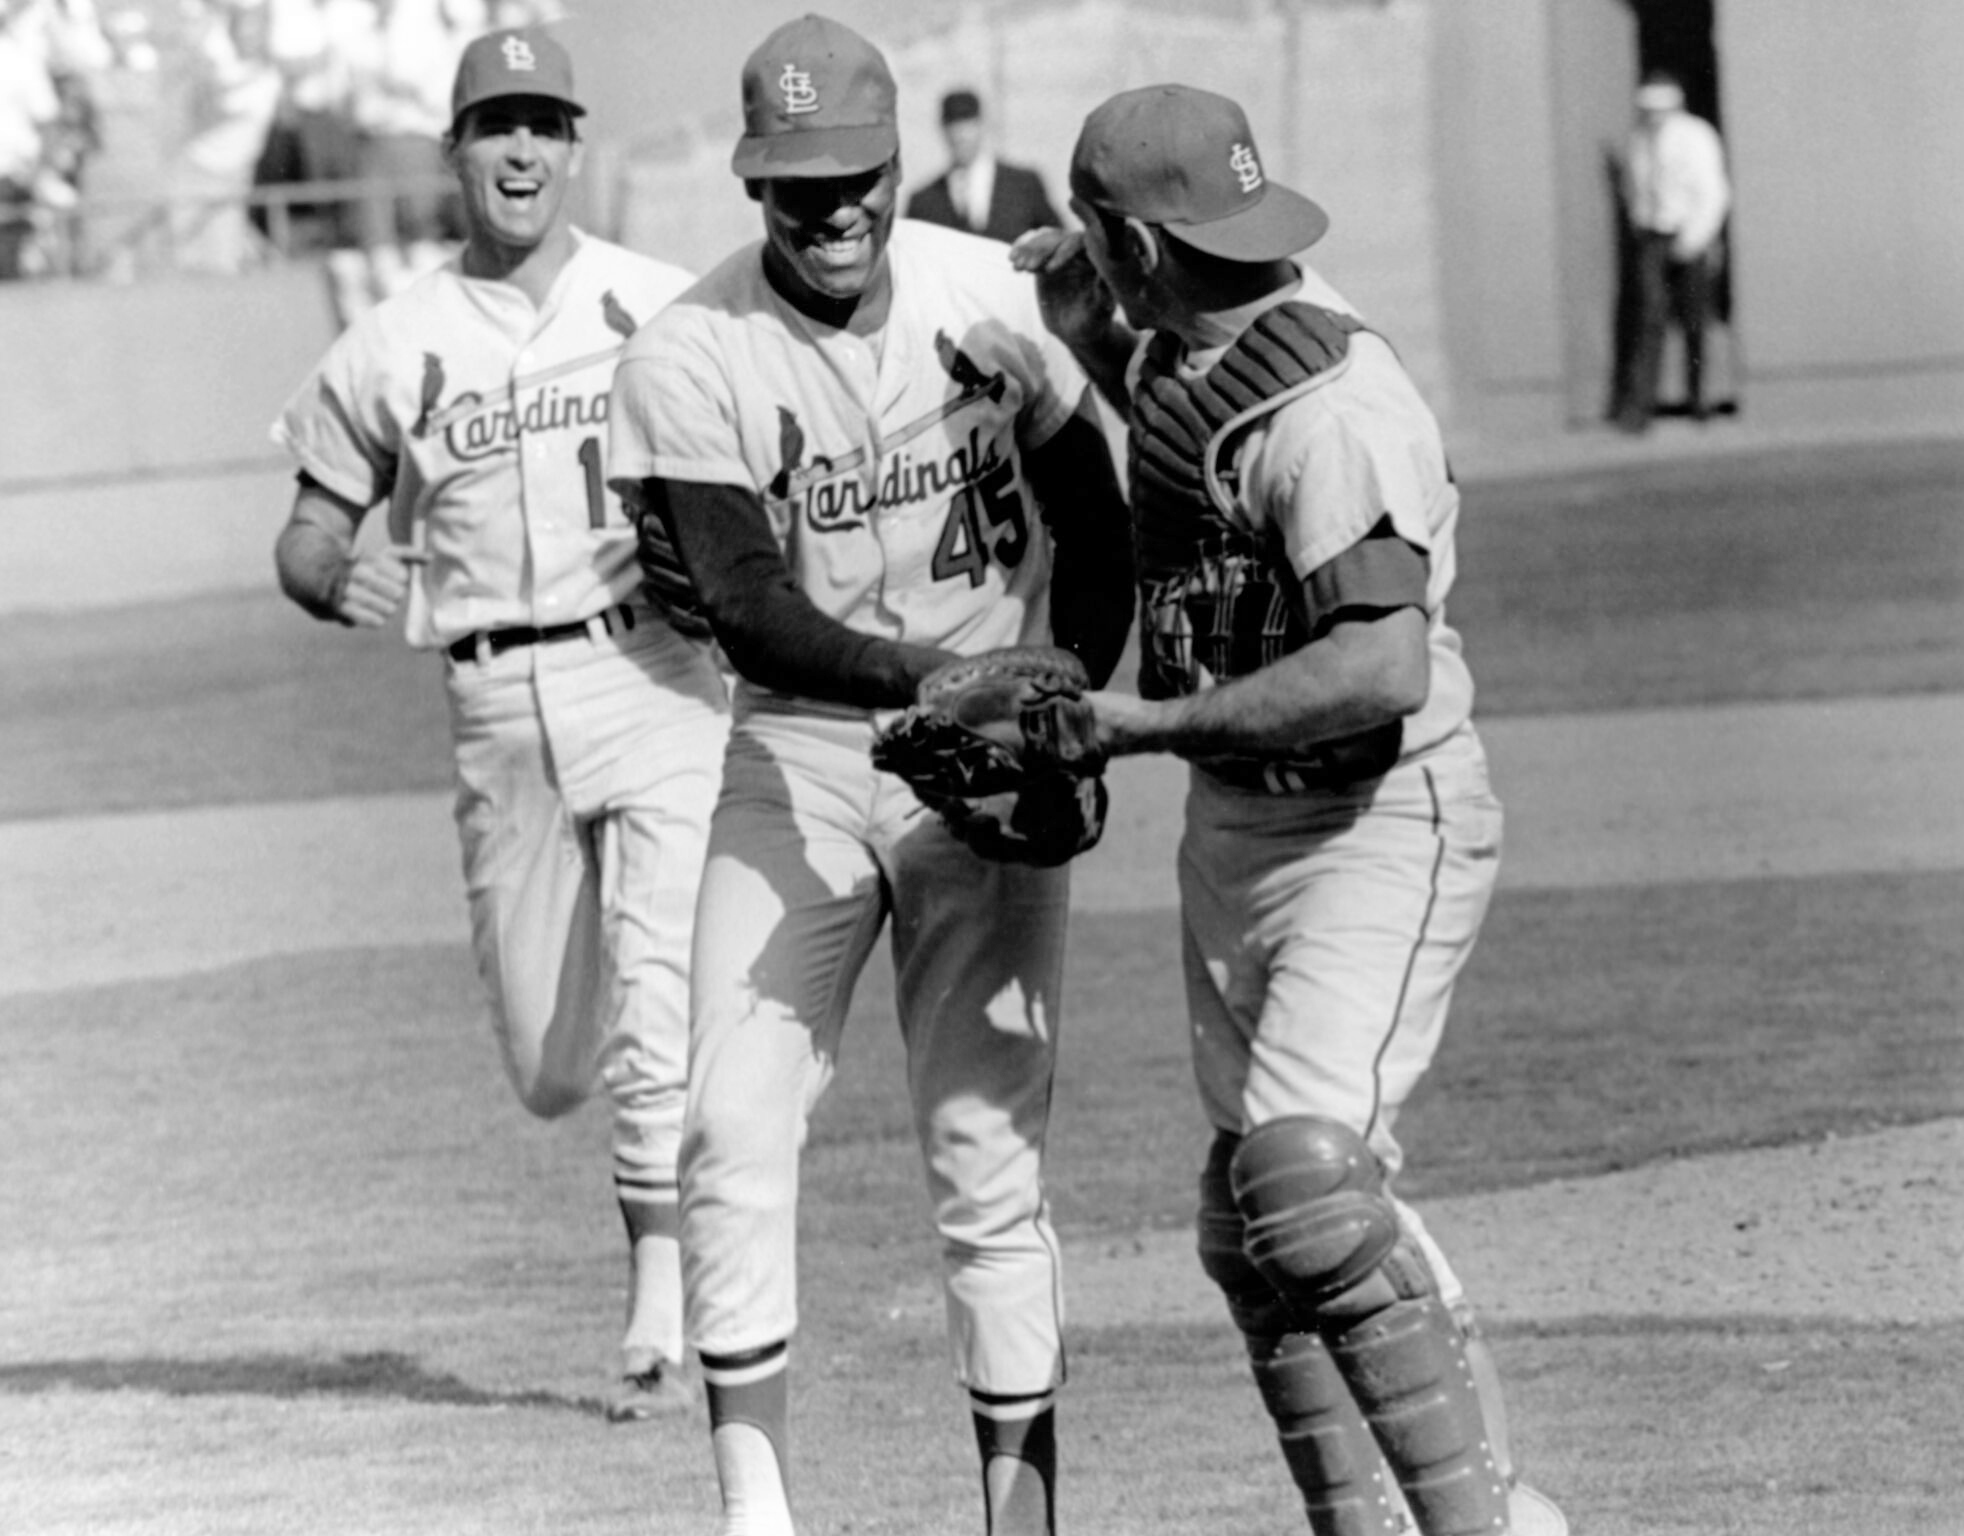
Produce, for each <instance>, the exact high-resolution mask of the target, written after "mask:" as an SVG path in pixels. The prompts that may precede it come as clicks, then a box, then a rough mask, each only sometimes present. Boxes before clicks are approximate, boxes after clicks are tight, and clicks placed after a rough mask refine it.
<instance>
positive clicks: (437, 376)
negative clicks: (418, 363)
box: [409, 352, 443, 437]
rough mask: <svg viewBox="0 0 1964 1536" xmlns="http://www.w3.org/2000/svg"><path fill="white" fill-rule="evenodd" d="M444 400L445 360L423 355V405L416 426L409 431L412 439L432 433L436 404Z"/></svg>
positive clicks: (421, 397) (429, 353)
mask: <svg viewBox="0 0 1964 1536" xmlns="http://www.w3.org/2000/svg"><path fill="white" fill-rule="evenodd" d="M442 398H443V359H442V358H440V357H438V356H437V355H436V354H435V353H434V352H425V353H424V354H423V387H422V390H421V391H420V394H419V400H420V403H421V405H422V409H421V411H419V412H418V413H417V416H416V425H415V426H413V427H411V428H410V429H409V433H410V436H412V437H427V436H428V435H429V431H430V418H431V416H433V415H434V414H435V413H436V403H437V401H439V400H441V399H442Z"/></svg>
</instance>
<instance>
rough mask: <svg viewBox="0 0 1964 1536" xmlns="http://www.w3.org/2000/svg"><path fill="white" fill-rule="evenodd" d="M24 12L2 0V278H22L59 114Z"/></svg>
mask: <svg viewBox="0 0 1964 1536" xmlns="http://www.w3.org/2000/svg"><path fill="white" fill-rule="evenodd" d="M26 9H27V8H26V7H25V6H23V5H21V4H18V3H16V0H0V279H11V278H17V277H21V276H23V275H25V272H24V267H23V260H24V257H25V255H26V252H27V249H28V243H29V241H30V240H31V239H32V238H33V235H34V229H35V210H36V203H37V188H38V187H40V186H41V185H43V174H44V161H43V156H44V154H45V152H46V135H47V133H48V130H49V129H50V127H52V125H53V124H54V122H55V120H56V118H57V117H58V116H59V115H60V112H61V100H60V98H59V97H58V96H57V95H56V93H55V83H54V79H53V77H52V76H51V75H50V74H49V72H48V66H47V62H46V58H45V54H44V51H43V49H42V48H41V46H40V44H39V41H38V39H37V38H36V37H35V36H33V35H32V32H31V29H30V25H29V23H28V20H27V17H26V15H25V14H24V13H25V11H26Z"/></svg>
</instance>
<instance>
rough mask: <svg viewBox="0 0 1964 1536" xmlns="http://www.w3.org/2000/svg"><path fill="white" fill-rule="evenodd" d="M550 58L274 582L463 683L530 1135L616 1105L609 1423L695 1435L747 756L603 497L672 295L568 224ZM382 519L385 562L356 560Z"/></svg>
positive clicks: (556, 62)
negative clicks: (690, 1092) (699, 1052)
mask: <svg viewBox="0 0 1964 1536" xmlns="http://www.w3.org/2000/svg"><path fill="white" fill-rule="evenodd" d="M582 111H583V109H582V108H581V107H580V105H579V104H578V100H577V98H576V97H575V95H574V94H573V78H572V66H571V62H570V60H569V59H568V58H567V56H566V53H565V51H564V50H563V49H561V48H560V47H559V45H558V44H557V43H555V42H554V41H553V40H552V39H551V38H550V37H549V36H547V35H546V34H545V33H543V32H540V31H536V30H508V31H501V32H494V33H491V34H488V35H486V36H484V37H480V38H478V39H477V40H476V41H474V42H473V43H471V45H470V46H469V48H468V49H467V50H466V52H465V54H464V57H463V60H462V63H461V65H460V67H459V69H458V73H457V80H456V89H455V92H454V119H453V125H452V128H451V130H450V135H449V139H448V142H447V154H448V158H449V163H450V165H451V168H452V169H453V170H454V171H455V172H456V175H457V178H458V181H459V183H460V184H461V187H462V190H463V201H464V207H465V211H466V219H467V225H468V238H467V241H466V243H465V246H464V249H463V251H462V253H461V255H460V256H459V257H458V258H457V259H456V260H455V261H453V262H452V263H451V264H449V265H448V266H445V267H443V268H442V269H440V270H438V271H436V272H434V273H432V274H430V275H429V276H427V277H425V278H423V279H422V280H420V281H418V282H417V283H415V284H414V285H412V286H411V287H410V288H408V289H406V290H405V291H404V292H403V293H401V294H399V295H398V296H396V297H395V298H393V299H390V300H388V301H386V302H385V303H383V304H382V305H380V306H378V307H377V308H376V309H374V310H372V311H371V312H370V313H369V314H367V315H366V316H364V317H363V318H362V319H361V320H360V321H359V322H357V323H356V325H355V326H354V327H353V328H352V329H350V330H349V331H348V332H346V333H345V334H344V335H342V336H341V337H340V338H339V339H338V340H337V341H336V342H335V344H334V346H333V347H332V348H331V349H330V350H329V352H328V354H327V356H326V358H325V359H324V360H323V361H322V363H321V364H320V366H319V368H318V369H317V370H316V372H315V373H314V375H313V377H311V378H310V379H308V380H307V382H306V383H305V384H304V385H303V386H302V387H301V389H300V390H299V392H298V393H297V394H296V395H295V396H294V397H293V400H292V402H291V403H290V404H289V405H288V406H287V408H286V411H285V413H284V414H283V415H282V416H281V418H280V420H279V422H278V423H277V425H276V426H275V428H274V435H275V437H276V438H277V439H278V440H279V441H280V442H282V443H283V444H285V445H286V447H287V448H288V449H289V450H290V451H291V452H292V454H293V456H294V458H295V459H296V460H297V461H298V463H299V465H300V489H299V491H298V493H297V495H296V496H295V499H294V504H293V511H292V515H291V518H290V519H289V521H288V523H287V525H286V527H285V529H284V530H283V531H282V533H281V534H280V538H279V544H278V550H277V561H278V568H279V575H280V581H281V584H282V586H283V587H284V588H285V590H286V592H287V593H288V595H289V596H291V597H292V598H293V600H294V601H295V602H297V603H298V604H300V606H301V607H303V608H305V609H306V610H307V611H308V612H309V613H311V614H313V615H314V616H316V617H317V618H321V619H327V620H332V621H335V622H339V623H342V624H349V625H361V626H377V625H381V624H385V623H387V622H389V620H390V619H391V617H392V616H393V615H394V614H395V613H396V612H397V611H398V610H399V609H401V608H403V606H404V603H405V599H406V616H405V630H406V633H407V637H408V640H409V643H410V644H411V645H413V646H416V647H419V648H423V649H433V650H436V651H438V652H440V653H441V654H442V656H443V657H444V677H445V682H446V686H447V690H448V693H449V699H450V718H451V729H452V736H453V741H454V746H455V754H456V767H457V781H458V793H457V804H456V817H457V828H458V832H459V835H460V837H461V839H462V843H463V856H464V878H465V882H466V885H467V888H468V892H469V899H470V911H471V928H472V943H473V947H474V949H475V951H476V955H477V962H478V968H479V971H480V972H481V974H482V976H483V979H484V983H485V985H486V987H487V989H488V990H489V993H490V1000H491V1013H492V1019H493V1023H494V1027H495V1029H496V1031H497V1035H498V1041H499V1044H500V1046H501V1047H502V1049H503V1052H504V1060H505V1066H506V1069H507V1072H508V1073H509V1075H510V1078H511V1082H512V1085H513V1087H514V1088H515V1089H516V1090H517V1092H518V1095H519V1098H520V1100H521V1101H522V1102H523V1104H524V1105H525V1107H526V1108H527V1109H528V1110H530V1111H531V1112H532V1113H533V1114H535V1115H540V1116H545V1117H551V1116H557V1115H563V1114H566V1113H568V1112H569V1111H571V1110H573V1109H574V1108H576V1107H577V1106H579V1105H580V1104H582V1103H584V1102H585V1101H586V1100H587V1099H588V1098H589V1097H590V1096H591V1095H592V1093H593V1092H594V1091H595V1089H596V1087H600V1088H604V1090H605V1092H606V1094H607V1096H608V1098H609V1100H610V1101H611V1104H612V1108H613V1148H614V1181H615V1187H616V1193H617V1195H618V1198H619V1202H620V1209H621V1212H622V1214H623V1217H624V1219H625V1222H626V1226H627V1231H628V1237H629V1249H630V1288H629V1297H630V1299H629V1312H628V1326H627V1333H626V1337H625V1340H624V1343H623V1361H622V1373H623V1376H624V1377H625V1380H626V1386H625V1390H624V1391H623V1392H622V1393H621V1394H620V1395H619V1396H618V1397H617V1398H616V1399H615V1401H614V1402H613V1403H612V1404H611V1406H610V1410H609V1411H610V1416H611V1417H613V1418H614V1419H616V1420H617V1421H619V1420H630V1419H637V1418H647V1417H650V1416H653V1415H654V1414H657V1413H662V1412H667V1411H672V1410H674V1409H677V1408H680V1407H683V1406H686V1404H687V1403H688V1402H689V1401H690V1400H691V1399H692V1395H693V1389H692V1387H691V1386H690V1385H689V1382H688V1379H687V1377H686V1375H685V1374H684V1373H683V1371H682V1369H681V1367H682V1366H683V1363H684V1356H683V1342H682V1317H681V1296H680V1290H681V1279H680V1260H679V1250H678V1242H677V1222H678V1216H677V1205H676V1175H675V1163H676V1152H677V1143H678V1140H679V1137H680V1133H681V1119H682V1109H683V1084H684V1079H685V1075H686V1073H685V1067H686V1060H687V1049H686V1047H687V1033H686V1031H687V1005H688V1001H687V1000H688V960H689V940H690V922H691V914H692V911H693V905H694V899H695V890H696V884H697V881H698V879H699V877H700V875H701V871H702V860H703V849H704V842H705V838H706V829H707V824H708V819H709V812H710V807H711V805H712V803H713V800H714V797H715V791H716V784H717V776H718V773H719V771H720V767H721V762H722V755H723V745H724V741H725V739H726V737H727V734H728V724H727V703H726V699H725V697H724V689H723V684H722V680H721V674H720V672H719V670H718V668H717V666H716V665H715V663H714V661H713V660H712V657H711V653H710V652H709V651H708V650H707V649H706V648H705V647H703V646H701V645H698V644H695V643H692V642H691V641H690V640H687V639H684V638H682V637H681V636H680V635H678V634H677V633H676V631H675V629H674V628H673V627H672V626H671V624H670V623H669V622H668V620H667V618H666V617H665V616H664V614H663V613H661V612H658V611H657V610H656V609H654V608H651V607H650V606H649V604H648V603H647V602H646V601H645V600H643V599H642V597H641V585H642V581H641V573H640V570H639V568H638V566H637V561H636V549H635V535H634V530H633V528H632V527H631V526H630V525H629V523H628V522H627V520H626V518H625V516H624V515H623V513H622V510H621V507H620V504H619V501H618V499H617V498H616V497H615V496H614V495H613V494H612V493H611V492H609V491H608V490H607V488H606V485H605V483H604V480H603V476H602V457H601V456H602V452H603V449H604V446H605V440H606V433H607V410H608V389H609V384H610V382H611V379H612V377H613V370H614V363H615V360H616V357H617V355H618V354H619V353H620V351H621V349H622V347H623V346H624V344H625V343H626V340H627V338H628V336H629V335H631V334H632V333H633V332H634V330H635V329H636V328H637V326H638V325H639V324H640V323H642V322H643V321H646V320H647V319H649V318H650V317H651V316H653V315H654V314H655V313H656V312H657V311H658V310H659V309H660V308H661V307H662V306H663V305H664V304H666V303H667V302H668V301H669V300H670V299H671V298H673V297H674V296H675V294H676V293H678V292H679V291H680V290H681V289H682V288H684V287H685V286H687V284H688V281H689V275H688V274H687V273H685V272H682V271H681V270H679V269H677V268H675V267H671V266H667V265H664V264H662V263H659V262H655V261H651V260H649V259H647V258H645V257H642V256H638V255H635V254H632V253H630V252H628V251H625V250H623V249H621V248H619V247H618V246H614V245H610V244H608V243H606V242H604V241H600V240H595V239H592V238H590V237H588V236H586V235H584V234H582V233H580V232H579V231H578V230H576V229H574V228H573V227H572V225H571V224H570V222H569V220H568V214H567V211H566V206H565V205H566V196H567V192H568V190H569V186H570V183H571V182H572V180H573V178H574V177H575V176H577V175H578V174H579V169H580V164H581V157H582V145H581V142H580V139H579V136H578V131H577V119H578V117H579V116H580V115H581V113H582ZM378 504H386V506H387V509H388V513H387V519H388V530H387V532H388V536H387V538H386V539H373V540H370V539H363V540H361V541H360V544H359V546H358V544H357V537H356V535H357V530H358V528H359V526H360V524H361V522H362V519H363V517H364V515H365V514H366V513H367V511H368V510H369V509H370V508H371V507H374V506H376V505H378Z"/></svg>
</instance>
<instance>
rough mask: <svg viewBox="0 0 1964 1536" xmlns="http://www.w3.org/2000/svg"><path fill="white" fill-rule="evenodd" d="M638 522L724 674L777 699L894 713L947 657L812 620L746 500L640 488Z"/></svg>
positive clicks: (668, 486) (725, 490) (667, 483)
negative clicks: (660, 548)
mask: <svg viewBox="0 0 1964 1536" xmlns="http://www.w3.org/2000/svg"><path fill="white" fill-rule="evenodd" d="M639 500H640V501H641V502H642V503H643V505H644V506H645V508H646V511H645V513H644V515H652V516H658V517H660V518H661V519H662V523H663V526H664V527H666V528H667V530H668V536H669V541H670V543H671V544H672V545H673V546H674V549H675V553H676V555H677V556H678V557H679V558H680V560H681V563H682V565H683V568H684V569H685V570H686V571H687V573H688V577H689V580H690V581H691V582H692V583H693V584H694V586H695V589H696V594H697V596H698V597H699V598H700V600H701V603H702V608H703V612H704V613H705V615H706V616H707V617H708V620H709V624H710V628H711V629H712V630H713V631H714V633H715V636H716V640H717V643H718V644H720V645H721V646H722V648H723V654H724V655H725V656H727V657H728V658H729V662H730V665H731V666H732V667H734V668H736V670H737V671H738V672H739V673H740V674H741V675H742V676H744V677H746V678H748V679H749V680H750V681H751V682H753V683H756V684H758V685H759V686H761V687H765V688H769V689H772V690H773V691H775V692H778V693H786V694H792V695H795V696H797V697H799V698H807V699H817V700H822V701H824V702H827V703H833V704H847V705H851V706H854V707H856V708H860V709H887V708H896V707H901V706H905V705H908V704H911V703H913V702H914V693H915V689H916V688H917V687H918V686H919V683H920V680H921V679H922V678H923V677H925V676H926V675H927V674H928V673H929V672H931V671H933V670H934V668H935V667H937V666H939V665H941V663H943V662H945V661H949V660H952V659H953V653H952V652H948V651H942V650H939V649H937V648H934V647H931V646H920V645H905V644H901V643H900V642H897V641H893V640H883V639H881V638H879V637H878V636H876V635H862V634H859V633H857V632H856V631H854V630H851V629H848V628H847V627H846V626H845V625H844V624H841V623H840V622H839V621H838V620H837V619H833V618H830V617H828V616H827V615H826V614H824V613H821V612H820V611H819V610H818V608H817V607H816V606H815V605H814V604H813V603H812V601H811V599H810V598H808V597H807V596H805V594H804V593H803V592H802V591H800V590H799V588H798V585H797V583H796V582H795V581H794V580H793V579H792V577H791V572H790V570H789V568H788V567H787V566H786V565H785V563H784V554H783V551H782V550H780V549H779V547H778V542H777V535H776V534H775V533H774V532H772V530H771V525H770V518H769V515H768V514H767V513H766V512H765V510H764V504H763V502H762V501H761V500H759V499H758V497H757V494H756V493H755V492H754V491H750V490H746V489H745V488H744V487H742V486H738V485H708V484H701V483H698V482H695V481H690V480H645V481H643V482H642V485H641V496H640V498H639Z"/></svg>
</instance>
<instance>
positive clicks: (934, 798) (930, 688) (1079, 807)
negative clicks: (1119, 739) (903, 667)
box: [873, 646, 1106, 868]
mask: <svg viewBox="0 0 1964 1536" xmlns="http://www.w3.org/2000/svg"><path fill="white" fill-rule="evenodd" d="M1089 686H1090V679H1089V678H1088V677H1087V676H1086V675H1085V670H1084V663H1083V662H1081V661H1079V660H1078V659H1077V657H1076V656H1074V655H1072V654H1071V653H1070V652H1069V651H1066V650H1060V649H1057V648H1056V647H1053V646H1012V647H1009V648H1007V649H1004V650H998V651H985V652H983V653H982V654H981V655H980V656H971V657H966V658H964V659H963V660H961V661H953V662H949V663H948V664H947V665H946V666H944V667H941V668H938V669H937V670H936V671H934V672H931V673H929V674H928V676H927V677H925V678H924V679H922V681H921V686H920V688H919V690H918V692H917V695H916V699H915V703H914V705H913V707H912V708H911V709H909V710H907V711H906V712H905V713H904V714H902V715H901V716H900V718H899V719H898V720H896V721H894V722H893V724H892V725H890V726H888V727H887V728H886V730H884V731H882V732H881V733H880V735H879V738H878V739H877V740H876V741H874V743H873V766H874V767H876V768H880V769H883V770H885V771H886V772H888V773H892V774H897V775H898V776H899V777H901V778H903V779H905V780H906V781H907V783H908V785H909V787H911V788H912V789H913V791H914V793H915V794H916V795H918V796H920V799H921V803H922V804H923V805H925V806H927V807H928V808H929V809H930V810H932V811H934V812H935V813H936V814H937V815H939V816H940V817H941V819H942V820H943V821H944V822H946V823H947V824H948V828H949V830H950V831H952V832H953V833H954V834H955V836H956V837H958V838H960V839H961V840H962V841H963V842H964V843H966V844H967V845H968V846H969V847H970V848H972V849H974V850H975V852H977V853H979V854H981V855H982V857H984V858H986V859H995V860H998V861H999V862H1003V863H1011V864H1035V865H1039V866H1042V867H1045V868H1048V867H1050V866H1053V865H1057V864H1062V863H1064V862H1066V861H1067V860H1069V859H1072V858H1075V857H1076V856H1077V855H1078V854H1080V853H1083V852H1084V851H1085V850H1086V849H1087V848H1090V847H1091V846H1093V845H1094V844H1095V843H1096V842H1097V841H1098V838H1099V836H1100V834H1101V833H1103V832H1104V830H1105V807H1106V794H1105V781H1104V779H1103V778H1102V777H1101V775H1102V774H1103V772H1104V767H1105V755H1104V753H1103V751H1101V750H1100V749H1099V746H1098V740H1097V722H1096V720H1095V719H1094V717H1093V715H1092V710H1091V706H1090V705H1089V704H1087V703H1085V702H1084V690H1085V689H1086V688H1088V687H1089Z"/></svg>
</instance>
